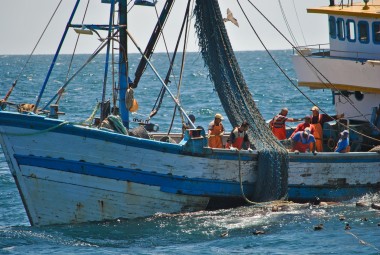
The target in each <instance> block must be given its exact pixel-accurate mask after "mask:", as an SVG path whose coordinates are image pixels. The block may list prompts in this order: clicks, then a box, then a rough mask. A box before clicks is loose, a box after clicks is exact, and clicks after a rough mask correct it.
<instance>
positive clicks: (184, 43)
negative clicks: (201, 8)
mask: <svg viewBox="0 0 380 255" xmlns="http://www.w3.org/2000/svg"><path fill="white" fill-rule="evenodd" d="M190 24H191V23H190V22H189V12H187V13H186V29H185V38H184V41H183V50H182V61H181V71H180V77H179V83H178V86H177V100H178V101H179V102H180V91H181V85H182V78H183V70H184V69H185V59H186V52H187V43H188V38H189V31H190ZM176 111H177V105H175V106H174V111H173V117H172V121H171V123H170V126H169V130H168V135H169V133H170V131H171V129H172V127H173V123H174V118H175V114H176ZM180 116H181V122H182V124H184V123H185V121H184V118H183V115H182V114H181V112H180Z"/></svg>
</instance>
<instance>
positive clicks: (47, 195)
mask: <svg viewBox="0 0 380 255" xmlns="http://www.w3.org/2000/svg"><path fill="white" fill-rule="evenodd" d="M0 120H1V122H0V123H1V124H0V132H1V145H2V147H3V151H4V154H5V156H6V159H7V162H8V164H9V167H10V170H11V173H12V175H13V176H14V178H15V180H16V183H17V186H18V189H19V192H20V194H21V197H22V200H23V203H24V206H25V208H26V211H27V214H28V217H29V220H30V222H31V224H32V225H50V224H66V223H79V222H89V221H103V220H114V219H117V218H136V217H146V216H150V215H154V214H155V213H178V212H187V211H197V210H203V209H206V208H207V207H208V206H209V202H210V201H211V200H213V199H216V201H218V202H219V203H220V204H218V206H219V207H226V206H227V205H228V203H229V202H234V201H236V200H240V201H242V200H243V199H242V197H243V193H244V195H246V196H247V197H252V194H253V190H254V186H255V181H256V178H257V177H256V176H257V172H256V171H257V170H256V165H257V153H254V152H248V151H244V152H241V153H240V162H239V155H238V152H236V151H231V150H224V149H219V150H213V149H210V148H203V147H201V149H202V153H199V151H198V152H197V150H195V149H194V148H193V147H191V146H189V145H188V144H186V145H180V144H169V143H163V142H158V141H153V140H146V139H140V138H136V137H130V136H125V135H120V134H116V133H111V132H107V131H101V130H97V129H90V128H86V127H82V126H75V125H71V124H63V123H62V122H61V121H58V120H52V119H46V118H43V117H40V116H26V115H20V114H17V113H16V114H15V113H5V112H0ZM195 142H196V141H195ZM193 146H197V145H196V144H193ZM193 149H194V150H193ZM239 168H240V171H239ZM288 175H289V178H288V183H289V199H290V200H294V201H311V200H313V198H314V197H315V196H318V197H320V198H321V199H323V200H335V201H336V200H342V199H348V198H351V197H354V196H359V195H363V194H365V193H367V192H373V191H376V190H379V184H380V155H379V154H377V153H350V154H338V153H320V154H318V155H317V156H314V155H312V154H299V155H297V154H294V153H290V164H289V172H288ZM240 180H241V182H240ZM240 184H242V187H243V192H242V191H241V187H240Z"/></svg>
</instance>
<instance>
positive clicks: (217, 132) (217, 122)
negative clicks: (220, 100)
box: [208, 113, 224, 148]
mask: <svg viewBox="0 0 380 255" xmlns="http://www.w3.org/2000/svg"><path fill="white" fill-rule="evenodd" d="M222 120H223V116H222V115H221V114H220V113H217V114H215V118H214V120H213V121H211V122H210V124H209V125H208V146H209V147H210V148H223V140H222V137H223V135H224V126H223V124H222Z"/></svg>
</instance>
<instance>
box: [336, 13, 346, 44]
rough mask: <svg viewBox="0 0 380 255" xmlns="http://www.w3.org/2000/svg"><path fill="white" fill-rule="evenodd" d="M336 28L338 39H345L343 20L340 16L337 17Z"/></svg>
mask: <svg viewBox="0 0 380 255" xmlns="http://www.w3.org/2000/svg"><path fill="white" fill-rule="evenodd" d="M336 24H337V28H338V31H337V33H338V38H339V40H341V41H343V40H344V39H345V37H346V36H345V33H344V20H343V19H342V18H338V19H337V21H336Z"/></svg>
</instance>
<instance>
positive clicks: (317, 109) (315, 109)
mask: <svg viewBox="0 0 380 255" xmlns="http://www.w3.org/2000/svg"><path fill="white" fill-rule="evenodd" d="M310 111H317V112H319V108H318V107H316V106H313V107H311V110H310Z"/></svg>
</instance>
